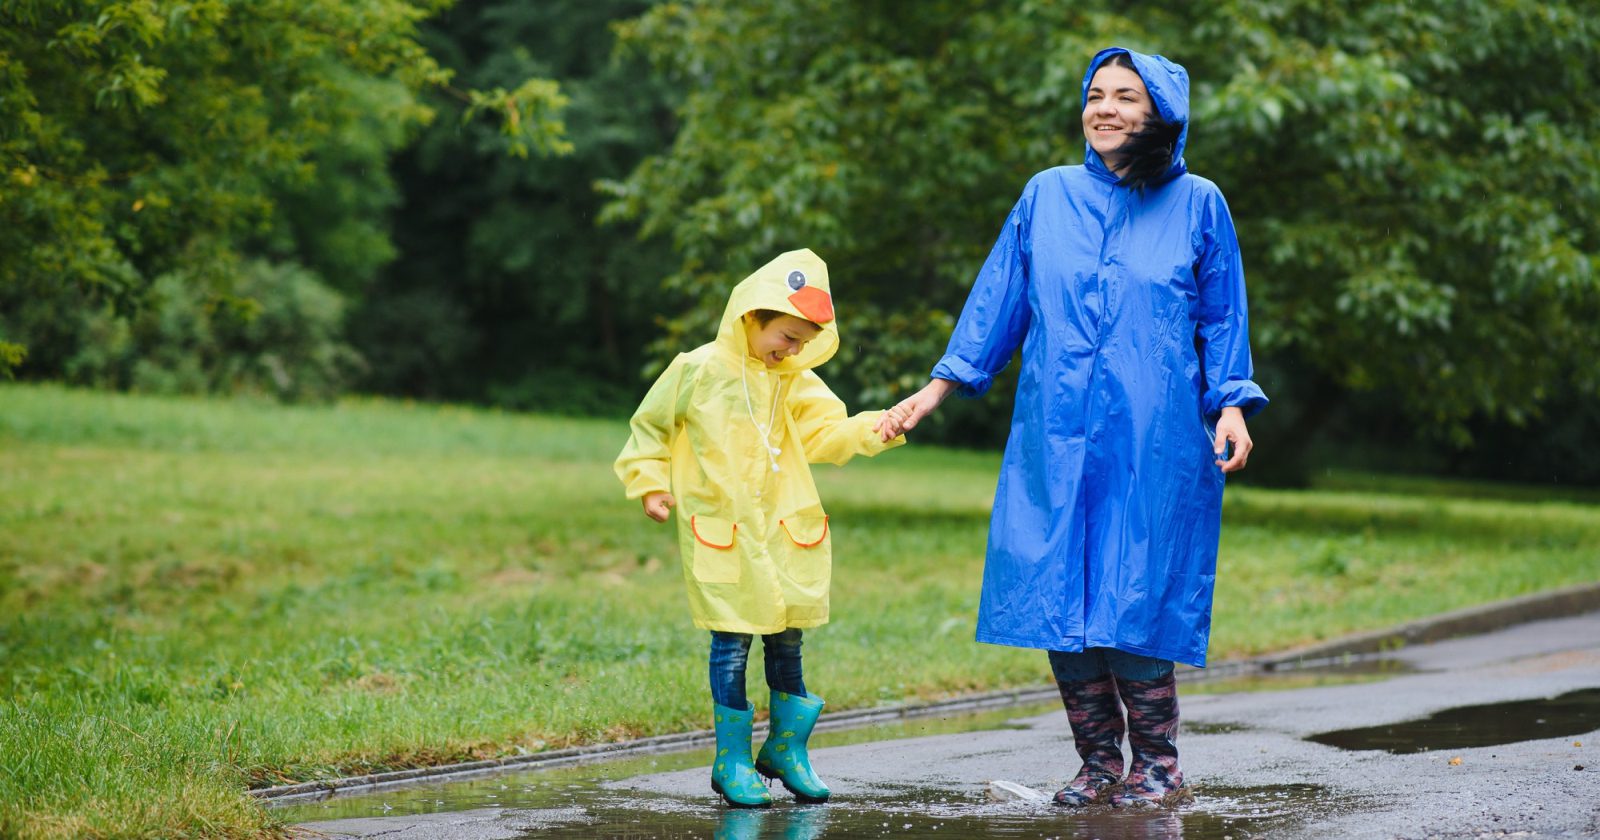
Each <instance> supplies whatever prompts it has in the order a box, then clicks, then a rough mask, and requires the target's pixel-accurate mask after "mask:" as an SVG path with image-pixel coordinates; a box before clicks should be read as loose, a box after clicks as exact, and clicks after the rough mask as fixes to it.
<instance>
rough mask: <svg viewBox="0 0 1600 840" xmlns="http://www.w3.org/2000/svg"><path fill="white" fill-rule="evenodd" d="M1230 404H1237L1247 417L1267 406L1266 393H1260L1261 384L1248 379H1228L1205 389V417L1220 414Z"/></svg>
mask: <svg viewBox="0 0 1600 840" xmlns="http://www.w3.org/2000/svg"><path fill="white" fill-rule="evenodd" d="M1230 406H1238V407H1239V408H1240V409H1241V410H1243V412H1244V416H1245V417H1246V418H1249V417H1252V416H1254V415H1255V414H1256V413H1257V412H1259V411H1260V410H1261V409H1263V408H1266V407H1267V395H1266V394H1265V393H1262V391H1261V386H1259V385H1257V384H1256V383H1254V382H1251V381H1250V380H1248V379H1233V380H1229V381H1227V382H1224V383H1222V384H1221V385H1218V386H1217V387H1215V388H1212V389H1211V390H1209V391H1206V395H1205V409H1206V416H1207V417H1216V416H1218V415H1220V414H1222V410H1223V409H1224V408H1228V407H1230Z"/></svg>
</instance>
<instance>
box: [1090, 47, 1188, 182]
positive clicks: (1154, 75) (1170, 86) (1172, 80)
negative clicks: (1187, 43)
mask: <svg viewBox="0 0 1600 840" xmlns="http://www.w3.org/2000/svg"><path fill="white" fill-rule="evenodd" d="M1117 53H1127V54H1128V58H1130V59H1132V60H1133V69H1134V70H1135V71H1137V72H1138V74H1139V78H1141V79H1143V80H1144V87H1145V90H1147V91H1149V92H1150V100H1151V102H1152V104H1154V105H1155V108H1156V113H1157V114H1160V115H1161V118H1162V119H1164V120H1166V121H1167V122H1172V123H1182V124H1183V130H1182V131H1181V132H1179V134H1178V142H1177V144H1176V145H1175V146H1173V148H1172V165H1171V166H1170V167H1168V168H1167V172H1166V174H1165V175H1164V176H1162V177H1161V179H1160V180H1161V181H1162V182H1166V181H1170V180H1172V179H1173V178H1176V177H1178V176H1179V175H1182V174H1183V173H1185V172H1187V171H1189V168H1188V166H1186V165H1185V164H1184V162H1183V149H1184V146H1186V145H1188V143H1189V71H1188V70H1185V69H1183V65H1181V64H1178V63H1176V62H1173V61H1168V60H1167V59H1166V58H1164V57H1162V56H1159V55H1145V54H1144V53H1138V52H1134V51H1133V50H1130V49H1128V48H1126V47H1107V48H1105V49H1103V50H1101V51H1100V52H1098V53H1095V56H1094V59H1093V60H1091V61H1090V62H1089V69H1088V70H1086V71H1084V74H1083V91H1082V98H1080V99H1079V100H1078V101H1079V102H1080V103H1081V102H1088V101H1089V83H1090V82H1091V81H1093V80H1094V72H1095V71H1096V70H1099V69H1100V65H1102V64H1104V63H1106V61H1107V60H1109V59H1110V58H1111V57H1112V56H1114V55H1116V54H1117ZM1083 155H1084V157H1083V163H1084V165H1085V166H1087V167H1089V171H1090V172H1093V173H1094V175H1095V177H1097V178H1099V179H1101V180H1103V181H1110V182H1112V183H1116V182H1117V181H1118V180H1119V179H1118V178H1117V175H1116V173H1114V172H1112V171H1111V169H1110V168H1108V167H1107V166H1106V164H1105V161H1103V160H1101V159H1100V153H1099V152H1096V151H1095V150H1094V148H1093V147H1091V146H1090V145H1089V140H1088V138H1084V141H1083Z"/></svg>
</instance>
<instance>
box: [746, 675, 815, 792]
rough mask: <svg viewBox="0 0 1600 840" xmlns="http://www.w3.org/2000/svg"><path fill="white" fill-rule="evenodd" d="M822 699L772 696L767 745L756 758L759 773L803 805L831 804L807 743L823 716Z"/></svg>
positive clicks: (784, 695)
mask: <svg viewBox="0 0 1600 840" xmlns="http://www.w3.org/2000/svg"><path fill="white" fill-rule="evenodd" d="M822 706H823V703H822V698H821V697H818V696H816V695H815V694H811V695H802V694H789V693H786V692H782V691H774V692H772V707H771V708H772V720H771V721H770V722H769V723H768V724H767V742H766V743H765V744H762V745H761V754H760V755H758V756H756V770H758V771H760V773H761V775H763V776H766V777H767V778H770V779H777V780H778V781H780V782H783V786H784V787H786V788H788V789H789V792H790V793H792V794H794V798H795V799H798V800H800V801H801V802H827V801H828V786H827V785H825V784H823V783H822V780H821V779H819V778H817V771H815V770H813V769H811V756H810V754H809V753H807V752H806V741H807V740H809V739H810V738H811V728H812V727H813V726H816V725H817V716H818V715H821V714H822Z"/></svg>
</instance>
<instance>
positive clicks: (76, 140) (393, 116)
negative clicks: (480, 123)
mask: <svg viewBox="0 0 1600 840" xmlns="http://www.w3.org/2000/svg"><path fill="white" fill-rule="evenodd" d="M448 5H449V0H417V2H407V0H368V2H363V3H360V4H349V3H342V2H336V0H244V2H227V0H189V1H188V2H184V3H168V2H157V1H156V0H77V2H56V1H54V0H13V2H8V3H6V4H5V5H4V6H3V7H0V316H3V317H0V341H3V343H4V346H3V347H0V368H5V369H7V370H9V369H10V367H11V366H12V365H14V364H15V363H16V362H17V361H19V360H20V355H21V345H22V344H31V345H35V346H36V347H42V348H46V349H50V350H51V354H50V356H49V357H47V358H45V359H38V358H37V355H38V354H37V353H36V354H35V356H36V359H35V362H36V363H38V362H42V364H36V365H30V368H34V369H36V372H37V373H39V374H41V375H48V374H57V373H59V372H60V364H61V362H62V360H63V359H64V358H65V354H66V353H67V352H69V351H70V348H71V347H72V345H73V343H74V341H76V338H75V337H74V335H73V334H72V330H73V329H74V326H73V324H74V323H76V321H75V320H74V319H71V318H68V319H55V320H52V321H42V322H41V321H38V320H24V319H20V318H19V317H18V313H19V312H22V311H23V310H24V308H25V307H24V304H27V307H26V309H27V310H28V311H42V310H50V309H54V310H55V311H57V312H61V313H79V314H84V313H88V312H90V311H91V310H93V309H95V308H97V307H98V305H99V303H100V302H101V301H105V300H109V301H111V302H112V303H113V304H114V305H115V306H116V308H117V310H118V311H119V312H123V313H127V312H131V311H132V310H134V309H135V308H137V306H138V305H139V303H140V301H141V299H142V298H143V296H144V295H145V293H146V292H147V291H148V290H149V289H150V288H151V287H152V285H153V284H155V283H156V281H157V280H158V279H159V278H162V277H167V276H172V277H176V278H178V279H179V281H180V282H181V283H183V284H185V285H191V286H194V287H195V288H198V289H202V290H205V291H206V292H207V293H209V294H211V296H212V297H213V298H215V300H216V301H217V302H220V303H224V304H226V303H227V302H228V301H229V292H230V290H231V288H232V285H233V280H234V278H235V277H238V276H240V272H241V267H242V265H243V260H244V259H245V258H246V257H248V256H251V255H266V256H277V257H279V258H280V259H296V260H298V259H304V260H305V261H307V262H309V263H311V264H312V266H313V267H314V268H317V269H320V270H322V271H326V272H327V273H328V274H330V275H331V276H332V281H333V283H334V284H335V285H336V286H338V287H340V288H342V289H344V290H346V291H349V290H351V289H353V288H358V287H359V286H360V281H361V280H362V278H363V275H367V276H370V274H371V272H372V271H373V270H374V269H375V268H376V266H377V265H380V264H381V263H382V262H383V261H384V260H386V259H388V257H389V256H390V251H389V250H388V246H387V243H386V242H384V241H383V239H384V237H383V236H382V235H381V233H380V229H379V228H377V227H375V225H377V224H379V223H381V221H382V220H381V213H382V212H383V211H384V205H385V200H384V199H383V198H382V196H381V189H382V186H383V184H382V181H381V179H379V180H377V181H374V180H373V179H372V178H370V177H368V176H366V175H363V174H362V168H363V167H370V166H371V165H372V164H373V162H374V161H375V160H376V161H377V162H379V163H381V161H382V160H383V159H384V158H385V157H386V156H387V155H388V153H390V152H391V151H392V149H393V148H394V147H395V146H396V145H397V144H398V143H399V142H401V140H402V139H403V138H404V137H405V136H406V134H407V132H408V131H409V130H410V129H411V128H412V127H415V126H417V125H420V124H423V123H425V122H427V121H428V120H429V119H430V117H431V116H432V109H431V108H429V107H428V106H426V105H424V104H423V103H421V102H419V101H418V98H417V96H418V93H419V92H420V91H424V90H431V89H436V88H441V87H445V86H447V85H448V83H449V78H450V74H449V72H448V71H446V70H444V69H443V68H441V67H440V66H439V65H438V64H437V62H435V61H434V60H433V59H432V58H430V57H429V56H428V55H427V53H426V51H425V50H424V49H423V48H422V46H421V45H420V44H419V43H418V41H417V38H416V28H417V25H418V23H419V22H420V21H421V20H423V19H424V18H426V17H427V16H428V15H430V14H434V13H436V12H438V11H440V10H441V9H443V8H444V7H446V6H448ZM459 95H460V96H461V97H463V98H464V99H466V100H467V101H468V102H469V103H470V104H471V106H472V108H474V109H476V111H482V110H498V111H499V112H500V113H501V114H502V115H503V126H504V131H505V132H506V133H507V137H508V138H509V145H510V148H511V150H512V151H513V152H520V153H523V154H526V153H527V151H528V150H529V149H530V148H536V149H539V150H541V151H550V152H559V151H562V150H564V148H565V146H564V141H562V140H561V138H560V135H561V127H560V124H559V122H558V121H557V120H556V114H557V112H558V111H559V109H560V107H561V106H562V104H563V101H562V99H561V97H560V95H559V93H558V92H557V90H556V89H555V87H554V85H553V84H552V83H549V82H545V81H540V80H532V81H529V82H527V83H525V84H523V85H521V86H520V87H518V88H516V89H515V90H511V91H507V90H504V89H496V90H492V91H489V92H481V91H463V92H460V94H459ZM476 111H474V113H476ZM379 171H381V167H380V168H379ZM373 185H376V186H377V187H378V188H379V193H378V198H377V200H376V201H373V200H371V198H370V193H369V192H367V191H366V188H368V187H371V186H373ZM330 197H332V198H333V199H334V200H333V201H332V202H331V203H324V202H325V201H326V200H327V199H329V198H330ZM296 205H298V206H299V208H300V210H299V211H298V217H299V220H300V222H301V224H300V225H299V228H298V230H296V229H295V225H294V224H292V223H291V221H290V216H291V215H294V210H293V208H294V206H296ZM329 206H332V207H338V208H341V212H340V213H337V214H335V215H334V217H333V218H332V220H331V222H332V223H331V224H328V225H318V224H315V223H314V221H313V219H314V217H315V210H316V208H318V207H324V208H326V207H329ZM264 276H281V277H294V278H296V282H299V281H303V280H305V279H306V278H305V277H304V276H303V275H300V274H298V273H296V272H279V273H276V274H274V273H272V272H267V273H266V274H265V275H264ZM44 299H49V300H51V301H54V303H52V304H51V305H50V306H47V307H43V308H42V309H41V307H40V306H39V305H38V304H39V303H40V301H41V300H44ZM234 303H235V304H238V303H239V302H238V301H234ZM234 308H235V309H237V310H238V311H240V312H242V313H244V314H245V315H248V313H249V312H250V311H251V307H250V305H249V304H248V303H245V304H242V305H236V306H235V307H234Z"/></svg>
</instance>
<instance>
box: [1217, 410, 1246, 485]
mask: <svg viewBox="0 0 1600 840" xmlns="http://www.w3.org/2000/svg"><path fill="white" fill-rule="evenodd" d="M1229 443H1232V444H1233V457H1232V458H1229V459H1227V460H1226V461H1224V460H1223V459H1222V456H1223V453H1224V452H1226V451H1227V448H1228V444H1229ZM1254 447H1255V444H1253V443H1251V442H1250V431H1249V430H1248V429H1246V428H1245V425H1244V412H1243V411H1241V410H1240V409H1239V407H1238V406H1229V407H1228V408H1224V409H1223V410H1222V417H1220V418H1218V420H1217V439H1216V445H1215V447H1213V451H1215V452H1216V455H1217V460H1216V464H1217V466H1219V467H1221V468H1222V471H1223V472H1225V473H1231V472H1238V471H1239V470H1242V469H1244V465H1245V462H1246V461H1248V460H1250V450H1251V449H1252V448H1254Z"/></svg>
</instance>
